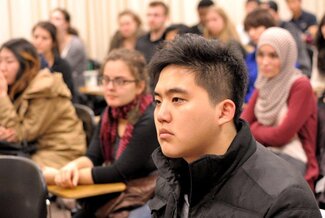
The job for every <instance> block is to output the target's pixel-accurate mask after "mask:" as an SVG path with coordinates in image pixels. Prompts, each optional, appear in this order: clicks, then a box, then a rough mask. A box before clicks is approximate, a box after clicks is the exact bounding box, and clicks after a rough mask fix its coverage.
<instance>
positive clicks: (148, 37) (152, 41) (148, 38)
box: [135, 1, 169, 63]
mask: <svg viewBox="0 0 325 218" xmlns="http://www.w3.org/2000/svg"><path fill="white" fill-rule="evenodd" d="M168 14H169V8H168V6H167V5H166V4H165V3H164V2H161V1H152V2H150V4H149V7H148V11H147V23H148V26H149V32H148V33H147V34H145V35H144V36H142V37H140V38H139V39H138V40H137V42H136V46H135V49H136V50H138V51H140V52H141V53H142V54H143V55H144V57H145V58H146V61H147V63H149V62H150V59H151V58H152V56H153V54H154V53H155V51H156V47H157V46H158V45H159V44H160V43H161V42H162V41H164V33H165V28H166V27H165V24H166V22H167V20H168Z"/></svg>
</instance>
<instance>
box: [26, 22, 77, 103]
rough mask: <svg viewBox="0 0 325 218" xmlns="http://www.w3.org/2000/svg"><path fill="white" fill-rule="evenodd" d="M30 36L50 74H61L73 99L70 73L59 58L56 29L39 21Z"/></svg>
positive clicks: (50, 24)
mask: <svg viewBox="0 0 325 218" xmlns="http://www.w3.org/2000/svg"><path fill="white" fill-rule="evenodd" d="M32 34H33V45H34V46H35V48H36V49H37V52H38V53H40V54H41V55H43V57H44V58H45V60H46V62H47V64H48V67H49V68H50V70H51V72H58V73H62V76H63V80H64V82H65V83H66V84H67V86H68V88H69V90H70V92H71V94H72V97H73V98H75V97H76V96H75V90H74V85H73V81H72V71H71V68H70V66H69V64H68V62H67V61H65V60H64V59H62V58H61V57H60V53H59V48H58V40H57V38H56V35H57V31H56V27H55V26H54V25H53V24H52V23H50V22H47V21H41V22H38V23H37V24H36V25H35V26H34V27H33V30H32ZM75 101H76V99H75Z"/></svg>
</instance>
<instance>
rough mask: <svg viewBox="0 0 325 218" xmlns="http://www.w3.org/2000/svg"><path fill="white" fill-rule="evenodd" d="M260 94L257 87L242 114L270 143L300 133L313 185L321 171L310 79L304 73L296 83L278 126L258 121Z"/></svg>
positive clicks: (260, 137)
mask: <svg viewBox="0 0 325 218" xmlns="http://www.w3.org/2000/svg"><path fill="white" fill-rule="evenodd" d="M257 98H258V90H255V91H254V93H253V95H252V97H251V99H250V101H249V103H248V105H247V107H246V108H245V110H244V112H243V114H242V116H241V117H242V118H243V119H244V120H246V121H248V122H249V123H250V126H251V127H250V128H251V131H252V134H253V136H254V137H255V138H256V140H257V141H259V142H260V143H262V144H263V145H265V146H267V147H268V146H270V147H281V146H283V145H285V144H286V143H288V142H289V141H290V140H291V139H292V138H293V136H294V135H295V134H298V137H299V139H300V140H301V142H302V144H303V148H304V150H305V152H306V156H307V159H308V160H307V171H306V174H305V179H306V180H307V181H308V183H309V185H310V186H311V187H312V188H313V187H314V181H315V179H316V178H317V176H318V173H319V168H318V164H317V160H316V133H317V105H316V100H315V96H314V94H313V91H312V88H311V85H310V82H309V80H308V79H307V78H306V77H302V78H299V79H297V80H296V81H295V82H294V83H293V85H292V87H291V89H290V93H289V97H288V100H287V106H288V113H287V116H286V117H285V118H284V120H283V122H282V123H281V124H280V125H278V126H264V125H262V124H261V123H259V122H258V121H257V118H256V116H255V114H254V108H255V104H256V101H257Z"/></svg>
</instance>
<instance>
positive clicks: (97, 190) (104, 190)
mask: <svg viewBox="0 0 325 218" xmlns="http://www.w3.org/2000/svg"><path fill="white" fill-rule="evenodd" d="M47 189H48V191H49V192H50V193H52V194H54V195H57V196H59V197H63V198H73V199H79V198H85V197H92V196H96V195H102V194H109V193H114V192H121V191H124V190H125V189H126V185H125V184H124V183H107V184H94V185H79V186H77V187H75V188H71V189H65V188H61V187H58V186H56V185H49V186H48V187H47Z"/></svg>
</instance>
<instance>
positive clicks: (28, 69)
mask: <svg viewBox="0 0 325 218" xmlns="http://www.w3.org/2000/svg"><path fill="white" fill-rule="evenodd" d="M4 48H5V49H8V50H10V51H11V52H12V53H13V54H14V56H15V57H16V59H17V60H18V62H19V70H18V73H17V76H16V81H15V82H14V84H13V85H11V86H10V87H9V90H8V92H9V93H8V94H9V97H10V99H11V100H14V99H16V98H17V97H18V96H19V95H20V94H21V93H22V92H23V91H24V90H25V89H26V88H27V87H28V85H29V84H30V82H31V81H32V80H33V79H34V78H35V77H36V75H37V73H38V72H39V70H40V68H41V64H40V60H39V56H38V54H37V51H36V49H35V48H34V46H33V45H32V44H31V43H30V42H28V41H27V40H26V39H23V38H18V39H11V40H9V41H7V42H5V43H4V44H3V45H2V46H1V47H0V51H1V50H2V49H4Z"/></svg>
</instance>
